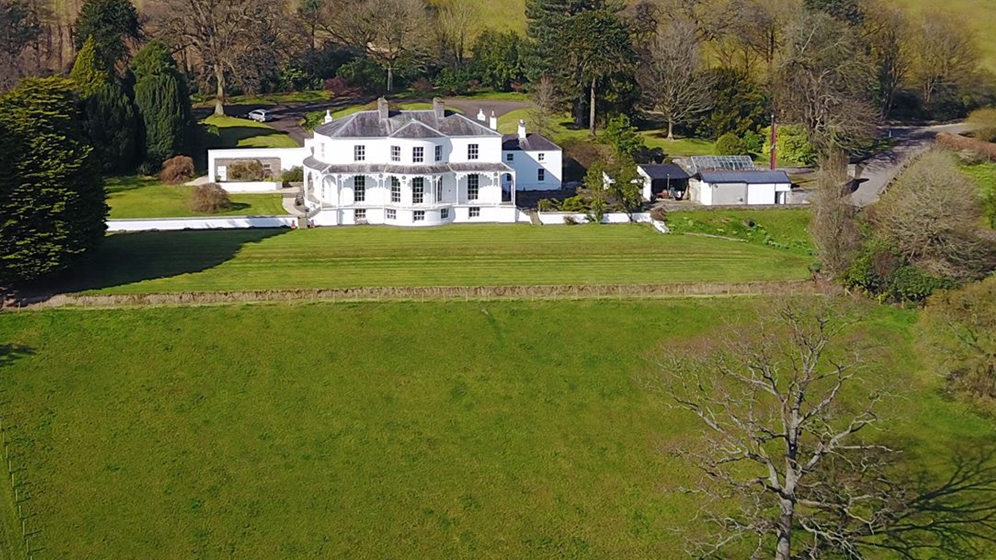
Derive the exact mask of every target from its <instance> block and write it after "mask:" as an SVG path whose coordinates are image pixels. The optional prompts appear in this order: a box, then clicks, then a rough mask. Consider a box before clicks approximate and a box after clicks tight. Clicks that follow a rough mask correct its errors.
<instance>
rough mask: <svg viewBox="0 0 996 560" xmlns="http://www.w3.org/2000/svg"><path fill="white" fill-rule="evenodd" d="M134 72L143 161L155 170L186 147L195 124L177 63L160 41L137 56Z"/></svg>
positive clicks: (153, 42)
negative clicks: (192, 126) (193, 123)
mask: <svg viewBox="0 0 996 560" xmlns="http://www.w3.org/2000/svg"><path fill="white" fill-rule="evenodd" d="M132 72H133V73H134V74H135V80H136V81H135V105H136V106H137V107H138V113H139V115H140V117H141V124H142V138H143V140H144V142H143V144H142V145H143V152H144V160H145V162H146V163H147V164H149V165H150V166H151V167H153V168H156V167H158V166H159V165H161V164H162V162H163V161H165V160H167V159H169V158H171V157H173V156H175V155H179V154H181V153H183V150H184V148H186V147H187V143H188V140H189V136H190V130H191V125H192V120H193V119H192V117H191V109H190V94H189V93H188V91H187V87H186V82H185V81H184V79H183V76H182V75H181V74H180V72H179V71H178V70H177V67H176V61H175V60H173V56H172V55H171V54H170V52H169V49H168V47H166V45H165V44H164V43H162V42H161V41H152V42H151V43H149V44H148V45H146V46H145V48H143V49H142V50H141V51H140V52H139V53H138V54H137V55H135V59H134V60H133V61H132Z"/></svg>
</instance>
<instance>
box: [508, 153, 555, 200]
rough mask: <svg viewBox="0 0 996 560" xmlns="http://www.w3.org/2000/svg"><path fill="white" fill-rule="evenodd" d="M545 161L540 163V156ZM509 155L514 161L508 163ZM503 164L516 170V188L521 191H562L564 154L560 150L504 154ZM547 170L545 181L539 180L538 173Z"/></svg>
mask: <svg viewBox="0 0 996 560" xmlns="http://www.w3.org/2000/svg"><path fill="white" fill-rule="evenodd" d="M541 153H542V154H543V161H539V154H541ZM508 154H512V157H513V160H512V161H508V159H507V156H508ZM501 161H502V162H504V163H505V165H508V166H509V167H511V168H512V169H514V170H515V188H516V190H520V191H552V190H557V189H560V187H561V183H562V179H563V175H564V153H563V152H562V151H560V150H552V151H544V152H540V151H536V152H526V151H521V150H513V151H506V152H504V153H502V159H501ZM540 169H544V170H546V177H545V180H544V181H542V182H540V181H539V180H538V179H537V172H538V171H539V170H540Z"/></svg>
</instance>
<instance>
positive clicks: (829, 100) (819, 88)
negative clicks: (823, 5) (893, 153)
mask: <svg viewBox="0 0 996 560" xmlns="http://www.w3.org/2000/svg"><path fill="white" fill-rule="evenodd" d="M784 50H785V52H784V54H783V58H782V59H781V62H780V63H779V68H778V87H777V88H776V91H775V106H776V108H778V109H779V110H780V111H781V112H782V113H783V115H784V117H786V118H787V119H789V120H792V121H796V122H799V123H801V124H803V125H804V126H805V127H806V130H807V131H808V133H809V139H810V141H811V142H812V143H813V146H814V147H815V148H816V149H817V151H818V152H822V153H824V154H828V153H832V152H834V151H836V150H841V149H843V150H850V149H853V148H855V147H858V146H861V145H863V144H865V143H867V142H868V141H870V139H871V138H872V137H873V135H874V133H875V122H876V117H877V115H876V112H875V110H874V108H873V106H872V103H871V99H872V87H871V80H870V79H869V76H872V75H874V70H873V68H872V65H871V64H870V61H869V58H868V56H867V52H866V48H865V46H864V45H863V44H862V43H861V41H860V40H859V37H858V36H857V34H856V32H855V30H854V29H853V28H852V27H851V26H850V25H849V24H848V23H846V22H843V21H840V20H838V19H835V18H833V17H832V16H830V15H829V14H826V13H824V12H814V11H804V12H802V13H801V14H800V15H799V17H798V18H797V19H796V20H795V21H794V22H792V23H791V24H790V25H789V26H788V28H787V31H786V37H785V49H784Z"/></svg>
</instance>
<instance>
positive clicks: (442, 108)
mask: <svg viewBox="0 0 996 560" xmlns="http://www.w3.org/2000/svg"><path fill="white" fill-rule="evenodd" d="M432 112H433V113H435V114H436V118H437V119H441V118H443V117H445V116H446V104H445V103H443V100H442V99H440V98H438V97H436V98H434V99H433V100H432Z"/></svg>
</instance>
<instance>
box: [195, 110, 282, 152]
mask: <svg viewBox="0 0 996 560" xmlns="http://www.w3.org/2000/svg"><path fill="white" fill-rule="evenodd" d="M201 123H203V124H209V125H214V126H216V127H218V135H219V137H220V141H219V143H218V145H215V146H208V147H209V148H297V147H298V143H297V142H295V141H294V139H293V138H291V137H290V136H288V135H287V134H284V133H283V132H280V131H279V130H277V129H275V128H273V127H272V126H270V125H267V124H263V123H260V122H256V121H251V120H249V119H238V118H235V117H218V116H214V115H212V116H210V117H208V118H206V119H204V120H202V121H201Z"/></svg>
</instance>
